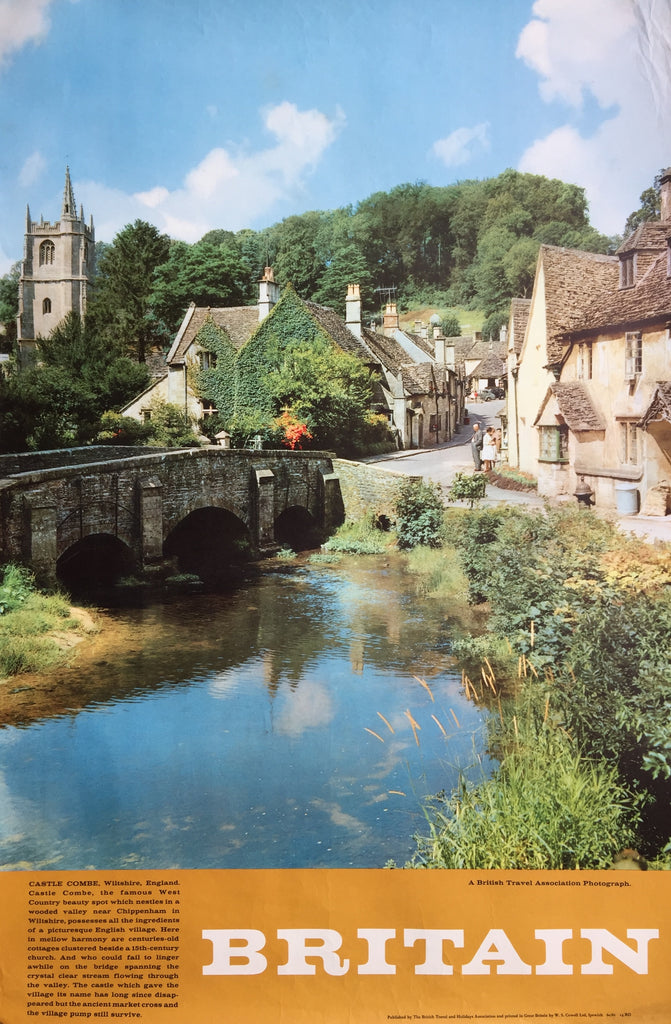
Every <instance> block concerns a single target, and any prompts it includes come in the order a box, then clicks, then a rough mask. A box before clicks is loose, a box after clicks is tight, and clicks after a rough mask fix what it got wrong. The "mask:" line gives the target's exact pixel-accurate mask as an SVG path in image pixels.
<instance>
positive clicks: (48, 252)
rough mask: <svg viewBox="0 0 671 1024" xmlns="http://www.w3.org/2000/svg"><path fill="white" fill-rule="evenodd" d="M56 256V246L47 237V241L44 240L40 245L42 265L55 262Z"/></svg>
mask: <svg viewBox="0 0 671 1024" xmlns="http://www.w3.org/2000/svg"><path fill="white" fill-rule="evenodd" d="M55 256H56V246H55V245H54V243H53V242H52V241H51V239H49V238H47V239H46V241H44V242H42V244H41V246H40V266H41V267H44V266H48V265H49V264H52V263H53V262H54V258H55Z"/></svg>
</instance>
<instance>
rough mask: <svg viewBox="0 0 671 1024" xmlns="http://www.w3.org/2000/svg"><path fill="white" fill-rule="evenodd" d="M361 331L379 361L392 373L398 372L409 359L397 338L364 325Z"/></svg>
mask: <svg viewBox="0 0 671 1024" xmlns="http://www.w3.org/2000/svg"><path fill="white" fill-rule="evenodd" d="M361 333H362V335H363V338H364V341H365V342H366V344H367V345H368V347H369V348H370V350H371V351H372V353H373V355H374V356H375V357H376V358H377V360H378V362H380V363H381V364H382V365H383V366H385V367H386V368H387V369H388V370H390V371H391V372H392V373H398V372H399V370H400V368H401V366H402V365H403V364H404V363H406V362H407V361H408V353H407V352H406V351H405V350H404V349H402V348H401V346H400V345H399V343H398V342H397V341H396V339H395V338H391V337H389V335H387V334H381V333H380V332H379V331H371V330H369V329H368V328H367V327H364V328H363V329H362V332H361Z"/></svg>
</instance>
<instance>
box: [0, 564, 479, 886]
mask: <svg viewBox="0 0 671 1024" xmlns="http://www.w3.org/2000/svg"><path fill="white" fill-rule="evenodd" d="M108 623H109V626H108V628H106V629H105V631H104V633H103V635H102V636H101V638H100V640H99V641H98V642H97V643H96V644H94V645H92V647H91V648H90V649H87V651H86V652H84V651H82V652H80V656H79V657H78V659H77V663H76V667H75V668H74V669H70V670H66V671H63V672H60V673H57V674H54V676H53V679H52V680H51V681H50V682H51V683H53V690H52V693H51V694H50V695H49V698H48V702H47V704H46V705H44V706H41V705H39V703H36V697H35V693H34V692H33V691H31V690H30V689H28V690H26V691H23V692H22V693H21V694H19V697H20V698H21V699H22V701H23V712H22V714H23V718H21V719H20V721H21V722H22V724H21V725H18V726H17V725H15V724H10V725H6V726H5V728H4V729H0V787H2V788H0V797H1V798H2V799H1V802H0V862H1V863H2V866H3V867H4V868H5V869H10V868H15V869H16V868H29V867H34V868H60V869H76V868H93V867H95V868H104V867H156V868H168V867H183V868H206V867H252V868H256V867H317V866H326V867H348V866H355V867H376V866H381V865H383V864H384V863H385V862H386V861H387V859H389V858H393V859H395V860H396V861H398V862H401V863H402V862H404V861H405V859H406V858H407V857H408V856H409V855H410V854H411V852H412V848H413V844H412V833H413V831H414V830H415V829H416V828H418V827H419V826H420V824H421V800H422V799H423V798H424V797H425V796H426V795H428V794H430V793H434V792H436V791H437V790H440V789H443V788H449V787H451V786H452V785H453V784H454V783H455V782H456V779H457V772H458V770H459V769H460V768H465V767H467V766H469V765H471V766H473V767H472V768H471V770H472V771H474V772H476V773H478V774H480V773H481V772H482V770H483V769H482V767H481V765H480V764H479V761H478V754H477V745H478V744H479V743H481V740H480V739H479V738H478V739H475V741H474V734H477V733H478V731H479V729H480V726H481V713H480V712H479V710H478V709H477V708H476V707H474V706H472V705H471V704H470V703H469V702H468V701H466V699H465V698H464V695H463V694H462V693H461V691H460V678H459V677H458V676H456V675H455V674H454V673H453V672H452V671H451V670H450V666H449V659H448V657H447V649H448V640H449V637H448V634H447V631H446V624H445V619H444V616H443V614H442V613H441V612H440V610H438V609H435V608H434V607H433V606H432V604H431V602H429V601H422V600H421V599H419V598H417V597H416V595H415V592H414V586H413V584H412V581H411V580H408V579H407V578H406V576H405V575H404V573H403V570H402V567H401V566H400V565H397V564H395V563H393V561H390V563H389V564H386V565H381V564H380V563H379V561H376V560H374V559H352V560H351V562H348V563H344V564H343V566H339V567H338V568H337V569H324V568H311V567H309V566H305V567H303V568H300V569H298V570H296V571H293V572H286V571H284V572H279V571H278V572H274V573H269V574H266V575H264V576H262V577H260V578H258V579H252V580H250V581H249V582H248V583H247V584H246V585H245V586H244V587H242V588H240V589H239V590H238V591H237V592H235V593H232V594H199V595H195V596H191V597H188V598H180V599H179V600H172V601H168V602H166V603H164V604H162V605H154V606H152V607H149V608H144V609H142V608H141V609H134V610H124V611H120V610H117V611H114V612H111V613H110V615H109V618H108ZM47 711H48V712H49V714H48V715H47ZM40 712H41V713H42V715H43V717H42V718H38V720H37V721H35V720H34V719H35V718H36V716H38V715H39V714H40ZM14 714H15V715H16V714H18V713H17V712H16V711H15V712H14ZM16 720H17V719H16V717H15V718H14V719H10V721H16ZM28 723H30V724H28ZM474 742H475V745H474ZM486 767H487V766H486V764H485V769H486Z"/></svg>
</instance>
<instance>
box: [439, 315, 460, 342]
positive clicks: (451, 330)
mask: <svg viewBox="0 0 671 1024" xmlns="http://www.w3.org/2000/svg"><path fill="white" fill-rule="evenodd" d="M440 329H441V331H442V332H443V334H444V335H445V337H446V338H460V337H461V323H460V321H459V317H458V316H457V314H456V313H446V314H445V316H444V317H443V319H442V320H441V321H440Z"/></svg>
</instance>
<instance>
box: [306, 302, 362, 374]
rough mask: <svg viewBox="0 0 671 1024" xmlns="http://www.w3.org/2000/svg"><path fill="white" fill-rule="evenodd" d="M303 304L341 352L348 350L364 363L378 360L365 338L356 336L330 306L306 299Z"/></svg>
mask: <svg viewBox="0 0 671 1024" xmlns="http://www.w3.org/2000/svg"><path fill="white" fill-rule="evenodd" d="M304 305H305V307H306V308H307V309H309V311H310V313H312V315H313V317H314V318H315V320H316V321H317V322H318V324H319V326H320V327H322V328H323V329H324V331H325V332H326V333H327V334H328V335H329V337H331V338H333V340H334V341H335V343H336V345H337V346H338V348H340V349H342V350H343V352H349V353H350V355H354V356H358V357H359V359H363V361H364V362H365V363H371V362H373V363H377V362H379V360H378V359H377V358H376V357H375V355H374V354H373V353H372V352H371V350H370V348H369V347H368V345H367V344H366V342H365V340H364V339H363V338H357V336H356V335H355V334H353V333H352V331H350V329H349V328H348V327H346V326H345V323H344V321H343V320H342V319H341V318H340V317H339V316H338V314H337V313H336V312H335V310H333V309H331V308H330V306H320V305H319V304H318V303H316V302H307V301H304ZM362 334H363V331H362Z"/></svg>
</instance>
